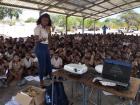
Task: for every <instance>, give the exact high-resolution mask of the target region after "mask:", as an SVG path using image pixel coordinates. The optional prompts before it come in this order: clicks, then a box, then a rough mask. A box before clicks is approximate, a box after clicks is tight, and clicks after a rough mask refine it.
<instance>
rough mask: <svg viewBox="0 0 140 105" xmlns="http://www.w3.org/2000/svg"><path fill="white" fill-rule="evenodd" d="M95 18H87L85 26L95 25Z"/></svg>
mask: <svg viewBox="0 0 140 105" xmlns="http://www.w3.org/2000/svg"><path fill="white" fill-rule="evenodd" d="M93 23H94V20H93V19H86V20H85V27H86V28H90V27H92V26H93Z"/></svg>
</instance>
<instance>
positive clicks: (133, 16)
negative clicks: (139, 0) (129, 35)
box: [120, 10, 140, 31]
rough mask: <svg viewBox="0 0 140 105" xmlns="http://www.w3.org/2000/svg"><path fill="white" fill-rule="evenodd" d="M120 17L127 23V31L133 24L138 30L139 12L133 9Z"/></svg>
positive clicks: (139, 22)
mask: <svg viewBox="0 0 140 105" xmlns="http://www.w3.org/2000/svg"><path fill="white" fill-rule="evenodd" d="M120 17H121V19H122V20H123V21H124V22H125V23H126V25H127V31H128V30H129V29H130V27H131V26H135V27H136V28H137V30H138V27H139V25H140V15H139V14H138V13H136V12H135V11H133V10H131V11H127V12H125V13H123V14H121V16H120Z"/></svg>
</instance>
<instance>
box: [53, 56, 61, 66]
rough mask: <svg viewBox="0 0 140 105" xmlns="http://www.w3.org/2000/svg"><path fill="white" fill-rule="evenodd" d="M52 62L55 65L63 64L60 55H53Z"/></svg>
mask: <svg viewBox="0 0 140 105" xmlns="http://www.w3.org/2000/svg"><path fill="white" fill-rule="evenodd" d="M51 64H52V65H53V66H54V67H56V68H57V67H58V68H59V67H60V66H62V59H61V58H60V57H58V59H55V57H52V59H51Z"/></svg>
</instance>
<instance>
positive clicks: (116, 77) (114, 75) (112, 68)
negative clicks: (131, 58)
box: [102, 59, 131, 83]
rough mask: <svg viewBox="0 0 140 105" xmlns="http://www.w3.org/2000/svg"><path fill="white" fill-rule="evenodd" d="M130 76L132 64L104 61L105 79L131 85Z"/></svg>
mask: <svg viewBox="0 0 140 105" xmlns="http://www.w3.org/2000/svg"><path fill="white" fill-rule="evenodd" d="M130 74H131V64H130V63H127V62H124V61H118V60H111V59H106V60H105V61H104V66H103V73H102V77H103V78H105V79H109V80H113V81H117V82H122V83H129V80H130Z"/></svg>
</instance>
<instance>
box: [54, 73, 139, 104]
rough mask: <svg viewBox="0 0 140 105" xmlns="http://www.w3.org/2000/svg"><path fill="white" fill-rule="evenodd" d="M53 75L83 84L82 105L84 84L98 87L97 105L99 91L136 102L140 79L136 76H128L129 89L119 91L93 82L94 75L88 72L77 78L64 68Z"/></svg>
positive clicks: (84, 93) (84, 94)
mask: <svg viewBox="0 0 140 105" xmlns="http://www.w3.org/2000/svg"><path fill="white" fill-rule="evenodd" d="M53 75H54V76H58V77H59V76H61V77H64V78H66V79H70V80H74V81H76V82H79V83H82V84H83V105H86V97H85V96H86V88H85V86H88V87H91V88H95V89H98V97H97V98H98V102H97V105H101V94H100V93H101V91H106V92H109V93H112V94H114V95H115V96H119V97H124V98H127V99H129V100H135V101H136V103H137V101H138V100H137V99H136V96H137V93H138V90H139V86H140V79H137V78H133V77H131V78H130V88H129V90H125V91H120V90H116V89H115V88H113V87H108V86H103V85H101V84H99V83H93V82H92V80H93V78H94V76H91V75H90V73H89V72H87V73H85V74H83V75H82V78H79V77H77V76H73V75H71V74H70V73H69V72H67V71H65V70H58V71H56V72H54V73H53Z"/></svg>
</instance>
